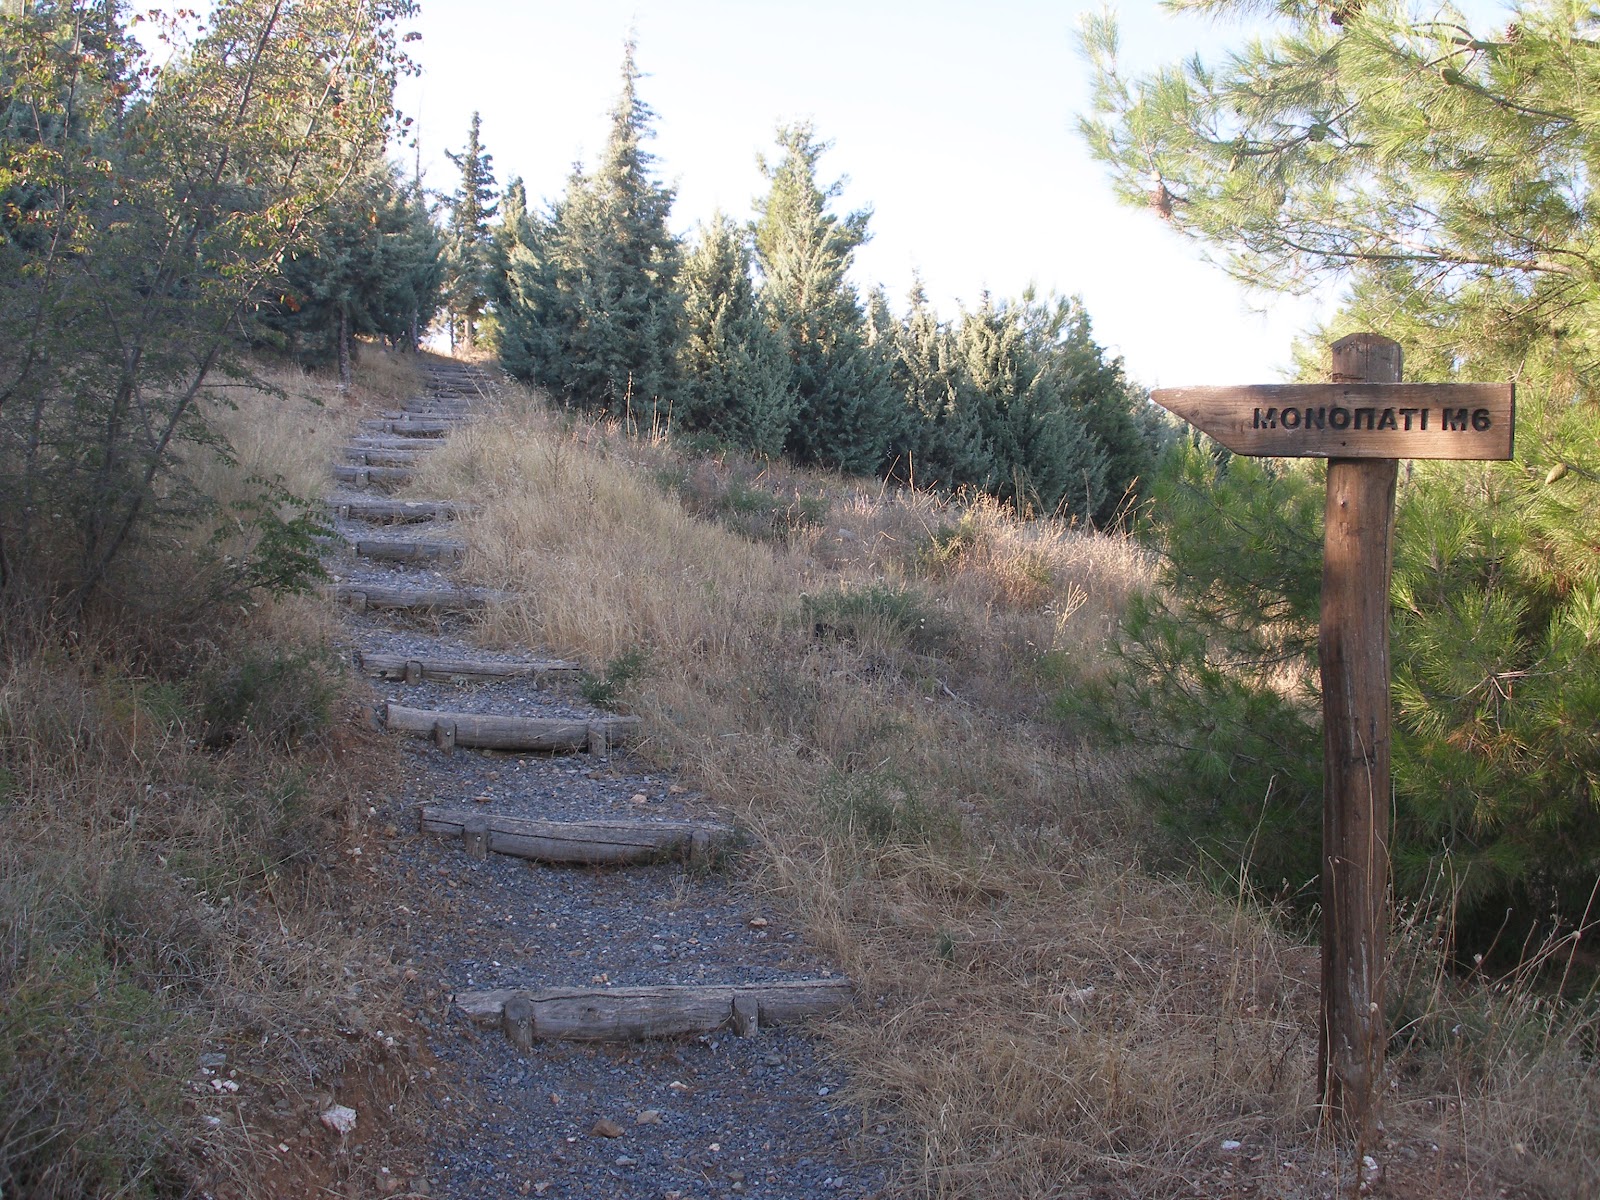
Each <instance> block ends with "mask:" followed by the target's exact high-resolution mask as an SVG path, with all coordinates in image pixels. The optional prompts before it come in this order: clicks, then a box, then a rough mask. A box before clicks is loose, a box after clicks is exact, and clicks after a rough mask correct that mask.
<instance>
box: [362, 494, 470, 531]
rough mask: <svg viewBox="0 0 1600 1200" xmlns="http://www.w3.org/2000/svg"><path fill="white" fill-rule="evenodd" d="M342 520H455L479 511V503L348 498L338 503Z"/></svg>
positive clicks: (394, 522)
mask: <svg viewBox="0 0 1600 1200" xmlns="http://www.w3.org/2000/svg"><path fill="white" fill-rule="evenodd" d="M334 511H335V513H336V515H337V516H338V517H339V519H340V520H341V521H366V522H369V523H370V524H373V525H390V524H392V525H408V524H413V523H415V522H419V521H453V520H455V519H456V518H457V517H464V516H468V515H470V514H472V513H475V512H477V511H478V506H477V505H475V504H457V503H456V502H455V501H453V500H376V499H374V500H368V499H365V498H362V499H355V500H346V501H342V502H341V503H339V504H337V505H335V506H334Z"/></svg>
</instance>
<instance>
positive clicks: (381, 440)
mask: <svg viewBox="0 0 1600 1200" xmlns="http://www.w3.org/2000/svg"><path fill="white" fill-rule="evenodd" d="M349 445H350V447H352V448H354V449H358V450H412V451H430V450H437V449H438V448H439V443H438V442H437V441H435V440H432V439H429V438H412V437H397V436H395V435H394V434H388V433H358V434H357V435H356V436H355V437H353V438H351V439H350V442H349Z"/></svg>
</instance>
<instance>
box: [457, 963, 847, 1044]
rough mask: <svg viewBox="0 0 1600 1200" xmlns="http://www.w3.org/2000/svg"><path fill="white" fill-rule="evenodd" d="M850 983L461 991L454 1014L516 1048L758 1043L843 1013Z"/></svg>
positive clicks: (798, 981) (803, 981)
mask: <svg viewBox="0 0 1600 1200" xmlns="http://www.w3.org/2000/svg"><path fill="white" fill-rule="evenodd" d="M850 991H851V988H850V981H849V980H848V979H796V980H792V981H789V982H786V983H727V984H703V985H695V986H679V987H625V988H624V987H619V988H537V989H532V990H524V989H519V988H500V989H497V990H495V991H484V992H457V993H456V1007H457V1008H459V1009H460V1010H461V1011H462V1012H463V1013H464V1014H466V1016H467V1017H469V1018H470V1019H471V1020H473V1021H477V1022H479V1023H480V1024H486V1025H499V1026H500V1027H501V1028H502V1029H503V1030H504V1031H505V1033H506V1036H507V1037H508V1038H510V1039H511V1042H512V1044H513V1045H515V1046H517V1047H518V1049H521V1050H528V1049H531V1047H532V1043H533V1039H535V1038H565V1039H569V1040H575V1041H590V1042H625V1041H633V1040H636V1039H638V1038H651V1037H672V1036H674V1035H676V1034H684V1033H705V1032H707V1031H709V1030H713V1029H721V1028H722V1027H723V1026H724V1025H729V1026H732V1027H733V1030H734V1032H735V1033H737V1034H738V1035H739V1036H741V1037H752V1036H754V1035H755V1034H757V1033H759V1032H760V1030H761V1027H762V1026H763V1025H781V1024H784V1023H786V1022H789V1021H795V1020H799V1019H800V1018H803V1017H820V1016H826V1015H828V1014H830V1013H835V1012H838V1011H839V1010H841V1009H843V1008H845V1007H846V1006H848V1005H849V1003H850Z"/></svg>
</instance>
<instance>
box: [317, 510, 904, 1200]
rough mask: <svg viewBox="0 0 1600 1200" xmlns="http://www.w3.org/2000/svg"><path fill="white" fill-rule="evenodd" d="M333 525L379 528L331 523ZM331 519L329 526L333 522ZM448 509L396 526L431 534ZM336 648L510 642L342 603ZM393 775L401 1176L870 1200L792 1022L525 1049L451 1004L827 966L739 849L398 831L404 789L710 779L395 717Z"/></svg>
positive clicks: (600, 803)
mask: <svg viewBox="0 0 1600 1200" xmlns="http://www.w3.org/2000/svg"><path fill="white" fill-rule="evenodd" d="M339 524H340V526H341V528H340V529H339V533H340V534H341V536H342V537H343V538H346V539H349V538H352V537H353V536H357V535H361V536H379V537H381V536H385V533H384V530H383V529H382V527H371V526H364V525H361V524H360V523H357V522H340V523H339ZM345 525H349V526H350V528H349V529H346V528H344V527H343V526H345ZM448 535H449V531H448V523H439V525H438V526H437V527H436V526H429V525H421V526H419V525H409V526H405V527H404V532H403V533H401V532H400V531H399V530H396V531H395V533H394V535H393V536H396V537H401V536H403V537H407V538H413V537H415V538H421V537H433V536H448ZM330 569H331V570H332V571H333V572H334V573H335V574H336V575H337V576H339V577H340V578H345V579H367V580H380V579H381V580H382V581H384V582H386V583H396V584H398V583H403V582H416V583H417V584H419V585H427V586H435V585H437V584H440V583H449V582H450V581H451V580H450V576H449V574H448V572H445V571H439V570H432V569H427V568H421V569H419V568H418V567H415V566H409V565H386V564H374V563H362V562H361V561H359V560H357V559H355V558H354V557H353V556H352V555H351V554H349V553H348V552H339V553H338V554H336V556H335V557H334V558H333V559H332V560H331V561H330ZM346 620H347V624H346V629H347V636H348V640H349V645H350V649H351V651H352V653H359V652H361V651H377V652H383V653H402V654H405V655H407V656H414V657H428V656H450V657H473V658H479V659H494V660H499V661H506V660H509V659H514V658H517V657H531V658H539V657H545V656H544V655H542V654H541V653H539V652H538V651H537V650H534V649H530V650H529V651H528V653H527V655H526V656H518V655H497V654H495V653H493V652H486V651H482V650H478V649H476V648H475V647H472V646H470V645H469V644H467V643H465V642H464V641H463V640H462V639H461V636H460V634H461V627H460V626H459V625H457V624H453V623H452V620H448V619H447V620H444V621H434V622H427V623H420V624H418V625H416V626H415V627H412V628H407V627H405V626H404V625H403V624H401V623H400V622H396V621H394V620H393V619H392V618H388V617H386V616H385V615H384V614H378V613H364V614H357V613H350V614H348V615H347V618H346ZM383 700H394V701H396V702H397V703H401V704H405V705H407V706H410V707H417V708H438V709H449V710H452V711H466V712H482V713H516V714H520V715H526V716H554V717H572V718H589V717H593V716H596V715H602V714H600V713H599V711H598V710H596V709H594V708H593V707H591V706H589V705H588V704H587V703H586V702H585V701H584V700H583V698H582V697H581V695H579V694H578V693H577V691H576V689H572V688H562V689H546V690H542V691H541V690H539V689H537V688H536V687H535V686H534V684H533V682H532V681H531V680H511V681H505V682H496V683H490V684H482V685H467V686H454V685H450V684H443V683H420V684H415V685H407V684H402V683H396V682H392V681H376V682H375V684H374V703H375V706H376V707H378V708H379V709H380V710H381V707H382V703H381V702H382V701H383ZM395 752H396V753H397V754H401V755H403V756H404V757H405V762H406V770H405V773H404V774H405V778H406V781H407V782H406V784H405V786H404V788H403V789H402V791H401V793H400V794H398V795H395V796H393V797H390V798H388V799H387V801H385V802H384V803H383V804H382V805H381V807H379V809H378V811H377V812H376V814H374V818H373V827H374V828H377V829H379V830H382V831H383V832H384V834H385V844H384V845H383V846H382V847H381V851H382V852H381V853H379V854H376V855H374V858H375V860H376V861H375V865H376V867H377V868H378V871H379V878H380V880H381V886H382V887H383V888H384V889H385V894H386V895H387V897H388V898H389V906H388V911H389V913H390V926H389V928H388V929H387V930H385V931H384V933H385V934H386V935H387V937H388V938H389V939H390V941H391V942H392V943H393V946H394V952H395V954H396V956H397V959H398V960H399V961H401V962H402V963H404V964H406V965H407V966H408V967H409V970H408V972H407V975H408V977H412V976H413V975H414V978H413V981H412V982H411V983H410V984H408V989H409V998H410V999H411V1000H412V1002H413V1003H414V1004H415V1005H416V1007H417V1010H418V1012H419V1014H420V1015H419V1022H420V1024H421V1025H422V1027H423V1029H424V1030H425V1031H426V1034H427V1039H428V1051H429V1053H430V1054H431V1056H432V1060H433V1065H432V1066H431V1067H429V1068H428V1069H427V1070H426V1071H425V1072H424V1074H425V1076H426V1077H427V1083H426V1087H425V1091H426V1093H427V1095H428V1096H429V1097H430V1098H431V1102H432V1103H433V1105H434V1107H435V1117H434V1119H433V1120H431V1121H430V1122H429V1124H430V1127H431V1128H432V1129H433V1130H434V1142H433V1145H432V1147H431V1152H430V1163H431V1165H430V1167H429V1169H428V1171H427V1174H426V1175H424V1176H419V1177H418V1178H416V1179H412V1180H410V1181H408V1186H409V1188H410V1192H411V1193H412V1194H427V1195H432V1196H444V1197H461V1198H466V1197H496V1198H499V1197H506V1196H518V1195H534V1196H545V1197H575V1196H605V1197H639V1198H641V1200H642V1198H649V1200H689V1198H691V1197H696V1198H709V1197H731V1196H760V1197H770V1198H772V1200H782V1198H793V1200H804V1198H810V1197H819V1196H820V1197H831V1196H839V1197H869V1196H876V1195H878V1194H880V1193H881V1192H883V1190H884V1189H885V1188H886V1187H887V1185H888V1183H889V1181H890V1179H891V1178H892V1174H893V1166H894V1164H893V1158H892V1154H891V1151H890V1148H889V1143H888V1139H887V1136H886V1132H885V1130H884V1128H883V1127H882V1126H869V1125H867V1124H866V1121H865V1119H864V1117H863V1115H862V1113H861V1112H860V1111H858V1110H856V1109H855V1108H853V1107H851V1106H850V1105H848V1104H846V1103H843V1102H842V1101H841V1099H840V1095H841V1092H844V1091H846V1090H847V1089H848V1084H849V1080H848V1079H847V1078H846V1077H845V1075H844V1074H843V1073H842V1071H841V1068H840V1067H839V1065H838V1064H836V1063H834V1062H832V1061H830V1060H829V1059H828V1058H827V1056H826V1055H825V1054H824V1053H823V1051H822V1049H821V1047H820V1045H819V1043H818V1042H817V1041H816V1040H815V1039H814V1038H813V1037H812V1036H810V1035H809V1034H808V1033H807V1032H806V1030H805V1029H804V1027H798V1026H796V1027H786V1028H778V1029H763V1030H762V1032H761V1034H760V1036H758V1037H754V1038H748V1039H742V1038H738V1037H735V1036H733V1035H732V1034H731V1032H729V1031H726V1030H723V1031H717V1032H713V1033H710V1034H705V1035H701V1036H685V1037H682V1038H678V1039H664V1040H657V1041H650V1042H637V1043H628V1044H592V1043H561V1042H536V1043H535V1045H534V1049H533V1052H532V1054H531V1055H529V1056H527V1057H523V1056H522V1055H520V1054H519V1053H518V1052H517V1051H516V1049H515V1048H514V1047H513V1046H512V1045H511V1044H510V1042H508V1041H507V1040H506V1039H505V1038H504V1037H503V1036H502V1035H501V1034H500V1033H499V1032H498V1031H496V1030H488V1029H483V1028H480V1027H475V1026H473V1025H471V1024H470V1023H469V1022H467V1021H466V1020H465V1019H464V1018H462V1017H460V1016H459V1015H458V1013H457V1012H456V1011H455V1008H454V1005H453V1003H452V998H453V995H454V993H455V992H457V991H461V990H467V989H480V988H495V987H539V986H552V985H568V986H574V985H575V986H585V987H607V986H619V987H620V986H631V985H645V984H692V983H715V982H746V981H748V982H759V981H771V980H781V979H802V978H818V977H827V976H829V975H830V974H831V973H832V972H831V969H830V966H829V964H828V963H827V962H826V961H825V960H824V959H822V958H821V957H820V956H819V955H818V954H817V952H816V951H815V950H814V949H813V948H812V947H810V946H808V945H807V944H806V941H805V938H804V936H803V934H802V933H801V932H800V931H799V930H797V929H795V928H793V921H792V919H791V917H790V916H789V914H786V913H785V912H783V911H782V910H781V909H778V908H775V907H773V906H771V905H770V904H769V903H767V902H765V901H764V900H762V899H761V898H760V897H758V896H757V895H755V894H754V893H753V891H752V890H751V888H750V887H749V886H748V883H747V881H746V879H745V877H744V876H743V874H742V872H741V870H740V868H739V866H738V863H737V860H736V859H735V861H733V862H732V863H730V864H729V865H727V866H725V867H723V868H722V869H720V870H716V871H706V870H703V869H691V868H689V867H687V866H683V865H676V864H657V865H651V866H643V867H639V866H635V867H615V868H596V867H559V866H547V865H543V864H536V863H528V862H524V861H522V860H518V859H512V858H507V857H503V856H498V855H490V856H489V858H488V859H487V860H484V861H477V860H473V859H471V858H469V857H468V856H467V855H466V854H465V853H464V852H463V850H462V849H461V847H460V845H459V844H458V843H456V842H453V841H451V840H449V839H446V838H442V837H435V836H432V835H426V834H421V833H419V832H417V814H416V806H417V805H418V804H419V803H437V804H441V805H447V806H450V807H462V808H466V807H470V808H473V809H476V810H477V811H481V812H483V813H485V814H505V815H511V816H523V817H540V818H545V819H554V820H584V819H604V818H612V819H615V818H621V817H629V818H634V819H646V820H652V819H654V820H684V819H691V818H702V819H721V820H726V819H727V817H726V814H723V813H720V812H719V811H718V809H717V807H716V805H715V804H714V803H712V801H711V800H709V799H708V798H707V797H705V796H703V795H700V794H698V793H696V792H694V791H692V790H688V789H685V788H684V787H682V786H681V785H680V784H678V783H677V782H676V781H675V780H673V779H672V778H671V777H669V776H666V775H663V774H660V773H658V772H655V771H652V770H650V769H648V768H647V767H646V766H645V765H644V764H642V763H640V762H638V761H636V760H634V759H632V758H630V757H629V756H627V755H626V754H619V753H613V755H612V757H611V758H610V759H609V760H606V761H596V760H594V759H592V758H591V757H590V756H589V755H587V754H575V755H536V754H526V755H524V754H505V753H494V752H475V751H466V750H458V751H456V752H455V753H453V754H448V755H447V754H444V753H443V752H441V751H439V750H438V749H436V748H435V747H434V746H432V745H431V744H430V743H428V742H426V741H424V740H422V739H416V738H407V737H403V736H399V735H397V736H396V738H395Z"/></svg>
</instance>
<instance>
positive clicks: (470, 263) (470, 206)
mask: <svg viewBox="0 0 1600 1200" xmlns="http://www.w3.org/2000/svg"><path fill="white" fill-rule="evenodd" d="M481 129H482V120H481V118H480V117H479V115H478V114H477V113H473V114H472V124H471V126H470V127H469V128H468V130H467V147H466V149H465V150H463V151H462V152H461V153H460V154H456V153H453V152H452V151H449V150H446V151H445V157H446V158H448V159H449V160H450V161H451V162H453V163H455V165H456V168H457V169H458V170H459V171H460V172H461V183H460V185H459V186H458V187H457V188H456V191H455V194H454V195H453V196H452V197H451V200H450V219H449V224H448V225H447V227H446V235H445V250H446V261H447V263H448V273H447V277H446V284H445V288H446V293H447V294H448V296H449V305H450V313H451V325H450V340H451V343H452V344H454V342H455V336H456V328H457V322H458V321H459V323H460V329H461V339H462V342H463V344H464V345H466V346H467V348H468V349H471V348H472V347H473V346H474V345H475V344H476V343H477V331H478V323H479V322H480V321H481V320H482V319H483V314H484V309H485V308H486V307H487V306H488V303H489V286H490V269H491V264H492V257H491V239H490V234H489V223H490V222H491V221H493V220H494V215H495V209H496V204H495V186H494V156H493V155H491V154H489V153H488V152H487V151H486V150H484V148H483V142H482V140H481V138H480V137H479V134H480V132H481Z"/></svg>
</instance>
